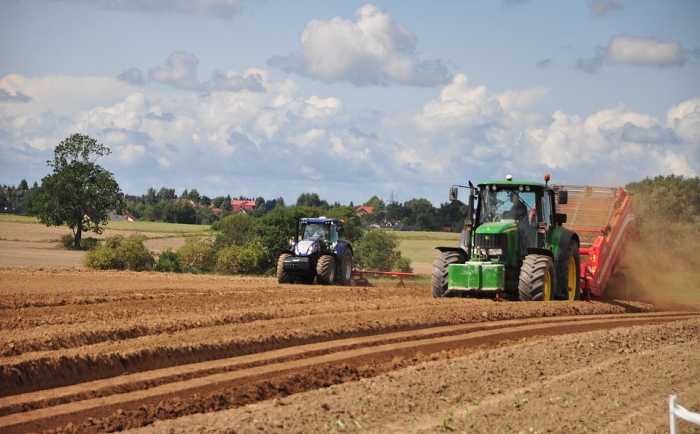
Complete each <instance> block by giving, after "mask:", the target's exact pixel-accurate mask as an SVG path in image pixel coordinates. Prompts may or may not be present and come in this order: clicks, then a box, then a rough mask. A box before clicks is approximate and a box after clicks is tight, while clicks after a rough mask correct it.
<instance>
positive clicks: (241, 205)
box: [231, 199, 255, 214]
mask: <svg viewBox="0 0 700 434" xmlns="http://www.w3.org/2000/svg"><path fill="white" fill-rule="evenodd" d="M254 209H255V201H254V200H240V199H232V200H231V211H232V212H238V213H244V214H248V212H250V211H253V210H254Z"/></svg>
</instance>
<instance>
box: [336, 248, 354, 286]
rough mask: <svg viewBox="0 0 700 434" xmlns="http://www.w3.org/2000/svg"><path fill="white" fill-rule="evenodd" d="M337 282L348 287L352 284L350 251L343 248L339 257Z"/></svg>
mask: <svg viewBox="0 0 700 434" xmlns="http://www.w3.org/2000/svg"><path fill="white" fill-rule="evenodd" d="M338 274H339V276H338V280H339V282H338V283H340V284H341V285H343V286H348V285H350V284H351V283H352V250H350V249H349V248H347V247H346V248H345V249H344V250H343V254H342V255H341V257H340V269H339V270H338Z"/></svg>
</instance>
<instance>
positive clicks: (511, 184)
mask: <svg viewBox="0 0 700 434" xmlns="http://www.w3.org/2000/svg"><path fill="white" fill-rule="evenodd" d="M486 185H496V186H497V187H498V188H510V189H515V188H518V187H520V186H521V185H522V186H524V187H534V188H542V189H549V190H551V189H552V186H551V185H549V184H542V183H541V182H532V181H515V180H505V179H499V180H494V181H484V182H480V183H479V188H483V187H484V186H486Z"/></svg>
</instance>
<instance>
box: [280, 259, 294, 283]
mask: <svg viewBox="0 0 700 434" xmlns="http://www.w3.org/2000/svg"><path fill="white" fill-rule="evenodd" d="M292 256H294V255H292V254H291V253H282V254H281V255H280V258H279V259H278V260H277V283H292V282H294V276H292V275H291V274H289V273H287V272H286V271H284V260H285V259H286V258H291V257H292Z"/></svg>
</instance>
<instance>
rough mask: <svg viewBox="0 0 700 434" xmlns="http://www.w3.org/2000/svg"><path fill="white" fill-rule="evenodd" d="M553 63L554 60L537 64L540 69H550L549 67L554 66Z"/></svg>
mask: <svg viewBox="0 0 700 434" xmlns="http://www.w3.org/2000/svg"><path fill="white" fill-rule="evenodd" d="M552 63H553V61H552V59H544V60H540V61H539V62H537V67H538V68H540V69H549V67H550V66H552Z"/></svg>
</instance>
